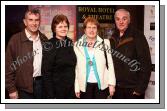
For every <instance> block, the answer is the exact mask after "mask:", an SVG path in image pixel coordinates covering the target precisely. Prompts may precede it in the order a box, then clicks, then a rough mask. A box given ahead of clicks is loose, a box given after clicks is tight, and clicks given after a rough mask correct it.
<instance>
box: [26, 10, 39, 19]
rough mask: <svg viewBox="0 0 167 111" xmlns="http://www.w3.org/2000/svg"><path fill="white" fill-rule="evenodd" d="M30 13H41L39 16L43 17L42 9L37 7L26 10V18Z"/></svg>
mask: <svg viewBox="0 0 167 111" xmlns="http://www.w3.org/2000/svg"><path fill="white" fill-rule="evenodd" d="M28 13H31V14H34V15H37V14H39V16H40V17H41V14H40V10H39V9H37V8H34V9H28V10H27V11H26V13H25V16H24V18H26V17H27V14H28Z"/></svg>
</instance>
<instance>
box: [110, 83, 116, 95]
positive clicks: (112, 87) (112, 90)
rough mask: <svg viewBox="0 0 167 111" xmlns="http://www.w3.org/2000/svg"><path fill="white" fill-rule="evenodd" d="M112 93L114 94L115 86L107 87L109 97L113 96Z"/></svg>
mask: <svg viewBox="0 0 167 111" xmlns="http://www.w3.org/2000/svg"><path fill="white" fill-rule="evenodd" d="M114 92H115V86H113V85H109V93H110V96H113V95H114Z"/></svg>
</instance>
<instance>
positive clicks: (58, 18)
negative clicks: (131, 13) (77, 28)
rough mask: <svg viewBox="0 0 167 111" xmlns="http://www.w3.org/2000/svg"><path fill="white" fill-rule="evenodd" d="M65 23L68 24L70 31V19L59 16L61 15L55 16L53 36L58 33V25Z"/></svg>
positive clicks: (52, 26) (52, 27)
mask: <svg viewBox="0 0 167 111" xmlns="http://www.w3.org/2000/svg"><path fill="white" fill-rule="evenodd" d="M63 21H65V22H66V23H67V26H68V29H69V25H70V23H69V21H68V18H67V17H66V16H65V15H63V14H59V15H56V16H54V18H53V20H52V25H51V30H52V33H53V36H55V35H56V32H55V31H54V30H55V27H56V25H58V24H59V23H60V22H63Z"/></svg>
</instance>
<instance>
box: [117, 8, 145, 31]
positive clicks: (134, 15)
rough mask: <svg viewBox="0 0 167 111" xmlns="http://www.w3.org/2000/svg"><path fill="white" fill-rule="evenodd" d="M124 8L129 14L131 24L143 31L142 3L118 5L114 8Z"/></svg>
mask: <svg viewBox="0 0 167 111" xmlns="http://www.w3.org/2000/svg"><path fill="white" fill-rule="evenodd" d="M120 8H125V9H127V10H128V11H129V12H130V14H131V24H132V25H133V26H134V27H136V28H137V29H139V30H140V31H142V32H144V5H118V6H116V9H120Z"/></svg>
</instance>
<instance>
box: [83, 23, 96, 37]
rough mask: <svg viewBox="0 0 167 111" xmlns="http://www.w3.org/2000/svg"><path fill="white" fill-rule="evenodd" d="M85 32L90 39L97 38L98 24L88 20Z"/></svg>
mask: <svg viewBox="0 0 167 111" xmlns="http://www.w3.org/2000/svg"><path fill="white" fill-rule="evenodd" d="M85 34H86V36H87V37H88V38H90V39H94V38H96V35H97V26H96V25H95V24H94V23H92V22H88V23H87V25H86V28H85Z"/></svg>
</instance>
